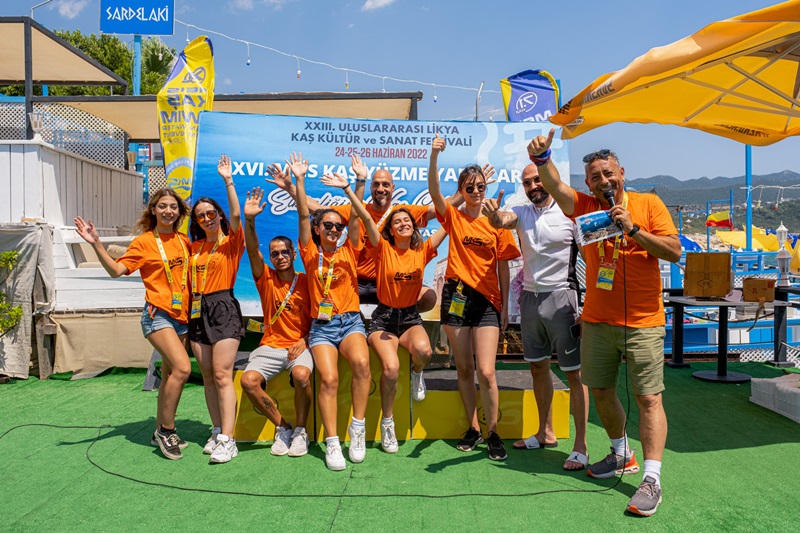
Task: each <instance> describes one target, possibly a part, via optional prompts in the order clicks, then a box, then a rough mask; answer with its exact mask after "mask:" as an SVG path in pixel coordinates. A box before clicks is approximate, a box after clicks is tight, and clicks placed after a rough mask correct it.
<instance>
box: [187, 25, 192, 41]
mask: <svg viewBox="0 0 800 533" xmlns="http://www.w3.org/2000/svg"><path fill="white" fill-rule="evenodd" d="M190 42H192V41H190V40H189V26H186V44H189V43H190Z"/></svg>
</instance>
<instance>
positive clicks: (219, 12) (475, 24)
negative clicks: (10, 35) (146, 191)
mask: <svg viewBox="0 0 800 533" xmlns="http://www.w3.org/2000/svg"><path fill="white" fill-rule="evenodd" d="M40 1H42V0H32V1H29V0H6V1H4V2H2V4H0V15H3V16H11V15H27V14H28V13H29V11H30V8H31V7H32V6H33V5H36V4H38V3H39V2H40ZM773 3H775V2H770V1H769V0H736V1H731V0H701V1H697V0H672V1H670V2H654V1H649V0H638V1H637V0H606V1H604V2H589V1H585V0H561V1H560V2H533V1H531V0H520V1H517V0H509V1H499V2H491V3H490V2H477V1H473V0H462V1H454V0H452V1H447V2H445V1H438V2H437V1H434V0H352V1H335V0H334V1H330V0H328V1H323V0H195V1H188V0H175V4H176V18H177V19H178V20H180V21H183V22H185V23H188V24H191V25H194V26H198V27H200V28H205V29H207V30H212V31H214V32H219V33H222V34H225V35H228V36H230V37H232V38H235V39H241V40H245V41H249V42H251V43H256V44H258V45H263V46H268V47H271V48H275V49H278V50H280V51H282V52H285V53H286V54H289V56H290V57H286V56H283V55H280V54H278V53H276V52H272V51H268V50H265V49H263V48H260V47H258V46H256V45H255V44H254V45H251V46H250V59H251V64H250V65H249V66H248V65H247V64H246V60H247V47H246V45H245V44H243V43H241V42H235V41H233V40H230V39H227V38H224V37H221V36H219V35H214V34H209V35H210V37H211V39H212V42H213V44H214V48H215V55H216V72H217V89H216V90H217V93H239V92H246V93H254V92H285V91H300V92H305V91H344V90H345V73H344V72H342V71H337V70H334V69H331V68H329V67H324V66H318V65H314V64H312V63H309V62H306V61H300V71H301V76H300V78H299V79H298V78H297V70H298V64H297V60H296V59H295V58H294V57H291V56H300V57H305V58H308V59H311V60H314V61H319V62H324V63H329V64H331V65H335V66H337V67H341V68H345V69H351V70H354V71H355V70H360V71H364V72H368V73H371V74H375V75H377V76H387V77H388V78H402V79H413V80H418V81H421V82H425V83H427V84H436V85H437V87H436V88H435V89H434V87H432V86H430V85H420V84H418V83H401V82H397V81H393V80H391V79H385V80H382V79H381V78H380V77H378V78H373V77H367V76H364V75H360V74H357V73H355V72H350V73H349V74H348V75H347V78H348V82H349V85H350V89H349V91H353V92H356V91H358V92H361V91H381V90H383V89H385V90H386V91H423V92H424V93H425V96H424V99H423V101H422V102H420V107H419V118H420V119H425V120H443V119H459V120H469V119H471V118H473V117H474V114H475V96H476V91H475V90H459V89H449V88H446V87H444V86H447V85H452V86H459V87H464V88H469V89H477V87H478V86H479V85H480V83H481V81H482V80H483V81H485V82H486V85H485V89H484V94H483V97H482V99H481V102H480V107H479V110H480V117H481V119H483V120H488V119H489V117H492V118H493V119H494V120H502V119H503V118H504V113H503V109H502V108H503V105H502V99H501V97H500V94H499V80H500V79H502V78H504V77H506V76H508V75H510V74H514V73H516V72H519V71H522V70H526V69H537V68H540V69H545V70H547V71H549V72H550V73H551V74H553V76H555V77H556V78H557V79H559V80H560V81H561V87H562V90H563V98H564V99H567V98H570V97H572V96H574V95H575V94H576V93H577V92H578V91H580V90H581V89H582V88H583V87H584V86H586V85H587V84H589V83H590V82H591V81H593V80H594V79H595V78H596V77H597V76H599V75H601V74H603V73H606V72H611V71H614V70H618V69H620V68H622V67H624V66H625V65H627V64H628V63H629V62H630V61H631V60H633V59H634V58H635V57H637V56H639V55H641V54H643V53H644V52H646V51H647V50H649V49H650V48H653V47H655V46H661V45H664V44H668V43H671V42H673V41H676V40H678V39H680V38H682V37H685V36H687V35H690V34H692V33H694V32H695V31H697V30H699V29H700V28H701V27H703V26H705V25H706V24H709V23H711V22H714V21H717V20H721V19H724V18H728V17H731V16H735V15H738V14H741V13H745V12H748V11H752V10H755V9H760V8H764V7H767V6H769V5H772V4H773ZM99 11H100V0H53V1H52V2H51V3H49V4H47V5H45V6H42V7H40V8H38V9H37V10H36V11H35V18H36V20H37V21H39V22H40V23H42V24H44V25H45V26H46V27H48V28H51V29H70V30H74V29H80V30H81V31H82V32H86V33H96V32H99ZM187 32H188V36H189V37H190V38H194V37H196V36H197V35H200V34H201V32H200V31H199V30H197V29H195V28H188V30H187V27H186V26H185V25H184V24H181V23H176V25H175V35H174V36H166V37H163V38H162V39H163V41H164V42H165V43H166V44H167V45H168V46H171V47H174V48H176V49H181V48H182V47H183V46H184V44H185V43H186V38H187ZM121 38H122V39H123V40H125V41H126V42H132V38H131V37H130V36H121ZM434 93H435V94H436V96H437V101H436V102H434ZM604 147H607V148H611V149H613V150H615V151H616V152H617V153H618V154H619V156H620V158H621V159H622V163H623V165H624V166H625V168H626V175H627V177H628V178H629V179H631V178H640V177H650V176H652V175H656V174H669V175H672V176H675V177H676V178H678V179H690V178H698V177H702V176H708V177H711V178H713V177H716V176H739V175H742V174H743V173H744V147H743V145H741V144H739V143H736V142H734V141H730V140H727V139H723V138H719V137H715V136H712V135H709V134H705V133H702V132H696V131H692V130H689V129H684V128H679V127H675V126H658V125H641V124H612V125H609V126H606V127H603V128H599V129H597V130H594V131H592V132H589V133H586V134H584V135H582V136H580V137H578V138H577V139H575V140H573V141H570V143H569V150H570V158H571V168H572V172H573V173H575V172H580V169H581V165H580V158H581V156H582V155H583V154H585V153H587V152H590V151H593V150H596V149H598V148H604ZM799 153H800V139H797V138H793V139H788V140H785V141H783V142H781V143H778V144H777V145H774V146H772V147H765V148H758V147H756V148H754V149H753V172H754V173H755V174H767V173H772V172H780V171H782V170H793V171H795V172H800V160H798V156H797V154H799Z"/></svg>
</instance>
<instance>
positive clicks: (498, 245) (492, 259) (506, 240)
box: [437, 203, 520, 311]
mask: <svg viewBox="0 0 800 533" xmlns="http://www.w3.org/2000/svg"><path fill="white" fill-rule="evenodd" d="M437 215H438V213H437ZM439 219H440V221H441V222H442V227H443V228H444V229H445V231H446V232H447V234H448V235H449V237H450V248H449V252H448V253H449V255H448V257H447V271H446V272H445V277H446V278H448V279H450V278H458V279H460V280H461V281H463V282H464V283H466V284H467V285H469V286H470V287H472V288H473V289H475V290H477V291H478V292H480V293H481V294H483V295H484V296H485V297H486V299H487V300H489V302H491V304H492V305H493V306H494V308H495V309H497V310H498V311H502V309H503V305H504V302H501V301H500V300H501V297H500V280H499V279H498V277H497V262H498V261H508V260H510V259H516V258H517V257H519V256H520V253H519V248H517V243H516V241H514V235H513V234H512V233H511V232H510V231H508V230H506V229H497V228H494V227H492V225H491V224H490V223H489V219H488V218H486V217H485V216H483V215H481V216H479V217H478V218H472V217H471V216H469V215H467V214H466V213H464V212H463V211H460V210H459V209H456V208H455V207H453V206H452V205H450V204H449V203H448V204H447V211H445V215H444V219H442V218H441V217H439Z"/></svg>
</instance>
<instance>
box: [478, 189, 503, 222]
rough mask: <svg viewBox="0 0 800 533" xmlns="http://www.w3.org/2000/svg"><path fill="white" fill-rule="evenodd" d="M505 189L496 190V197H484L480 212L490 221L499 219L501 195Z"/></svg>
mask: <svg viewBox="0 0 800 533" xmlns="http://www.w3.org/2000/svg"><path fill="white" fill-rule="evenodd" d="M504 194H505V191H504V190H503V189H500V190H499V191H498V192H497V198H488V197H487V198H484V199H483V205H482V206H481V213H483V214H484V215H486V216H487V217H488V218H489V219H490V220H492V221H498V220H499V214H498V213H499V211H500V206H501V205H502V203H503V195H504Z"/></svg>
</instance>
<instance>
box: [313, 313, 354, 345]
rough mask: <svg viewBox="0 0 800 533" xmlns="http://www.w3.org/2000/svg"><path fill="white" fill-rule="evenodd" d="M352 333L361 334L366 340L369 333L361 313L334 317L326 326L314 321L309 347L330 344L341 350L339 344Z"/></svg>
mask: <svg viewBox="0 0 800 533" xmlns="http://www.w3.org/2000/svg"><path fill="white" fill-rule="evenodd" d="M351 333H361V334H362V335H364V338H365V339H366V337H367V332H366V331H365V330H364V322H363V321H362V320H361V313H343V314H341V315H333V318H331V321H330V322H327V323H325V324H320V323H318V322H317V321H316V320H314V321H313V322H312V324H311V331H310V332H309V334H308V347H309V348H313V347H314V346H317V345H319V344H328V345H330V346H333V347H334V348H339V344H340V343H341V342H342V341H343V340H344V338H345V337H347V336H348V335H350V334H351Z"/></svg>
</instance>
